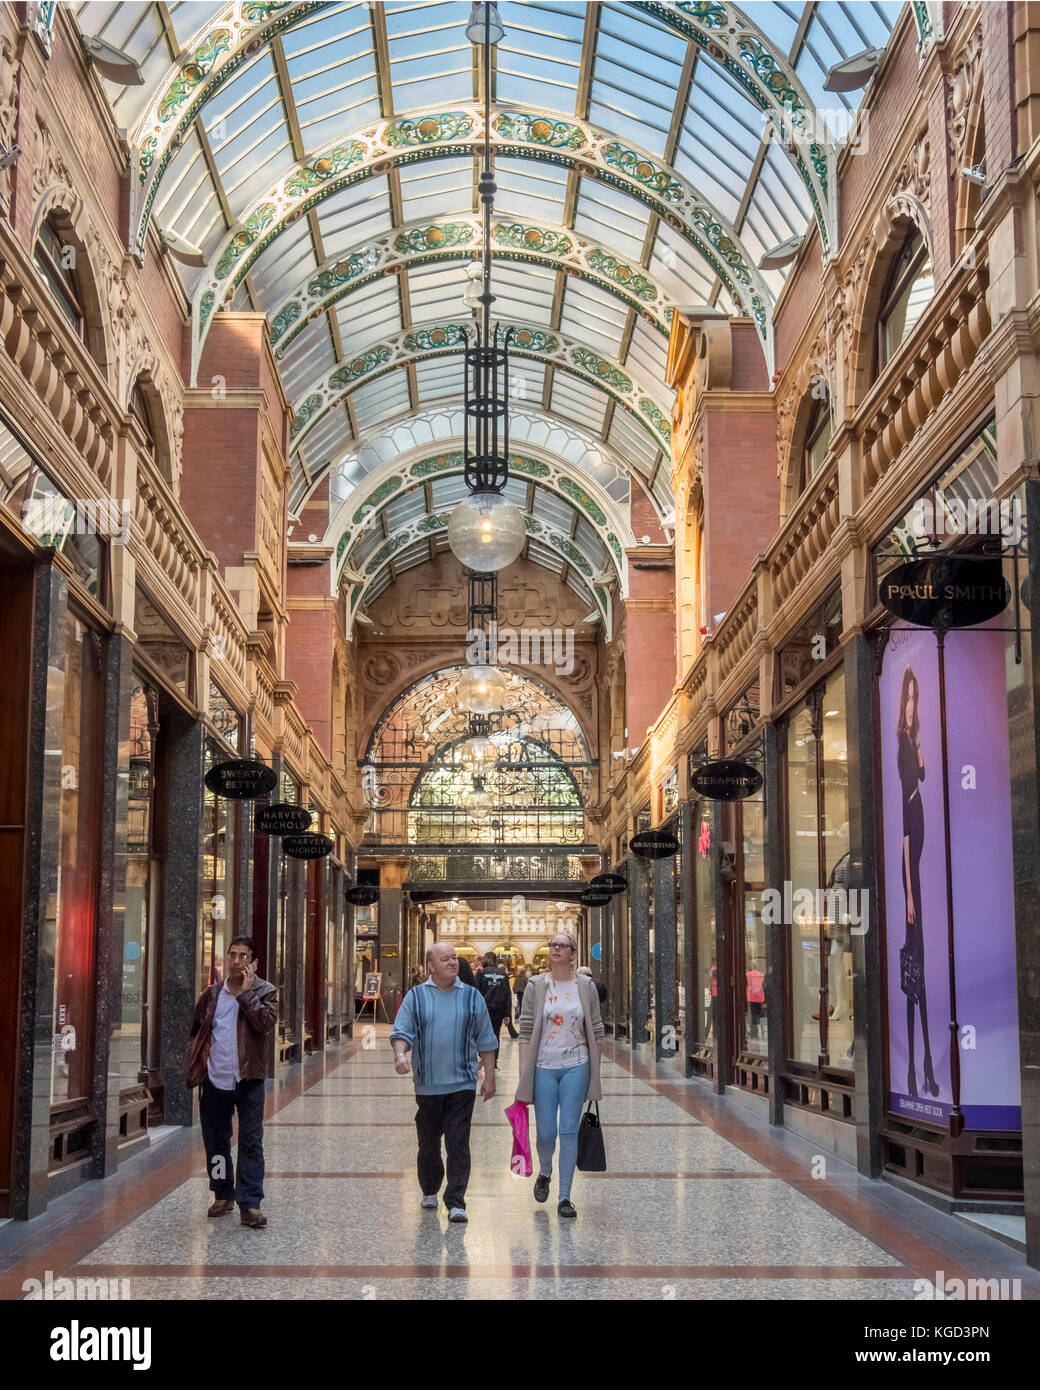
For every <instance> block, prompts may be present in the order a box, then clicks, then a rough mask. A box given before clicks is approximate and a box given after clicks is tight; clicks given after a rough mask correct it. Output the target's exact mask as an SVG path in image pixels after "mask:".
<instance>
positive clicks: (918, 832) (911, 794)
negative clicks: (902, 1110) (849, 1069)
mask: <svg viewBox="0 0 1040 1390" xmlns="http://www.w3.org/2000/svg"><path fill="white" fill-rule="evenodd" d="M920 699H921V689H920V685H919V684H918V680H917V676H916V674H915V672H914V668H913V667H912V666H907V667H906V668H905V669H904V671H903V681H902V686H901V687H900V691H899V721H898V724H897V728H896V733H897V736H898V739H899V751H898V754H897V759H898V766H899V785H900V789H901V791H902V800H903V854H902V860H903V894H904V897H905V899H906V939H905V941H904V943H903V946H902V949H901V950H900V952H899V985H900V988H901V989H902V991H903V993H904V994H905V995H906V1041H907V1051H908V1054H909V1058H910V1065H909V1069H908V1071H907V1078H906V1085H907V1094H908V1095H910V1096H913V1097H916V1096H917V1067H916V1063H915V1046H914V1010H915V1009H920V1011H921V1033H922V1036H923V1039H924V1088H925V1091H926V1093H927V1092H929V1091H930V1092H931V1093H932V1095H933V1096H937V1095H938V1094H939V1086H938V1083H937V1082H936V1080H935V1076H934V1074H933V1072H932V1044H931V1040H930V1038H929V1036H928V998H927V994H926V990H925V974H924V927H923V923H922V914H921V908H922V903H921V851H922V850H923V849H924V807H923V806H922V805H921V786H920V784H921V783H922V782H923V781H924V755H923V753H922V752H921V717H920V710H919V707H920Z"/></svg>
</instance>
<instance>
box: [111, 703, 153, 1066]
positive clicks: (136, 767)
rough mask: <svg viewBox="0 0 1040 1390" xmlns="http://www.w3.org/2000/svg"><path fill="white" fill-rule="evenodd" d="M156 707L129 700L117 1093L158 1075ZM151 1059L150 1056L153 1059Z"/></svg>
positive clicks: (114, 1040) (114, 1056)
mask: <svg viewBox="0 0 1040 1390" xmlns="http://www.w3.org/2000/svg"><path fill="white" fill-rule="evenodd" d="M157 735H158V704H157V700H156V697H155V695H154V693H153V692H152V691H150V690H148V689H147V688H146V687H145V686H144V685H138V686H135V687H134V691H133V693H132V695H131V697H130V787H129V796H128V800H127V858H126V890H125V899H124V901H125V908H124V915H123V981H122V983H123V988H122V1002H121V1006H120V1016H119V1027H118V1028H117V1029H116V1031H115V1033H114V1034H113V1037H112V1063H113V1065H114V1066H115V1067H117V1068H118V1072H119V1087H120V1090H126V1089H127V1088H129V1087H131V1086H134V1085H136V1084H138V1083H139V1082H140V1081H141V1080H143V1079H146V1077H147V1076H148V1074H149V1072H150V1071H153V1072H154V1071H156V1070H157V1069H158V1055H157V1049H158V1032H157V1026H158V1018H157V1015H156V1014H154V1013H153V1010H155V1009H156V1007H157V1004H158V998H159V991H158V987H157V985H158V978H159V969H158V967H159V961H158V955H159V952H158V950H157V943H156V941H155V940H154V939H153V932H152V927H153V924H156V923H157V922H158V920H159V902H158V892H159V881H160V874H159V865H158V864H157V863H156V862H155V861H154V850H153V842H154V837H155V834H156V828H157V827H156V816H155V806H154V797H155V780H156V771H155V759H156V741H157ZM152 1054H154V1055H152Z"/></svg>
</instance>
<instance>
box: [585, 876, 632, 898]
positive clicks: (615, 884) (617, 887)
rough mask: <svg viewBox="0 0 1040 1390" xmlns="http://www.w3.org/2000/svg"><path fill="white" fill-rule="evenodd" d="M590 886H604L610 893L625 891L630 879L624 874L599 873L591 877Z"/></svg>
mask: <svg viewBox="0 0 1040 1390" xmlns="http://www.w3.org/2000/svg"><path fill="white" fill-rule="evenodd" d="M589 887H590V888H602V889H603V890H604V891H605V892H607V893H610V894H614V893H623V892H624V891H625V889H626V888H627V887H628V879H627V878H626V877H625V875H624V874H597V875H596V877H595V878H590V879H589Z"/></svg>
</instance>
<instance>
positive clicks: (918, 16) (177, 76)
mask: <svg viewBox="0 0 1040 1390" xmlns="http://www.w3.org/2000/svg"><path fill="white" fill-rule="evenodd" d="M325 8H327V0H326V3H310V4H288V3H269V4H257V3H236V4H229V5H225V6H224V7H223V8H222V9H221V10H220V11H219V13H218V14H217V15H215V16H214V17H213V19H211V20H210V21H209V22H208V23H207V24H205V25H204V26H203V27H202V28H200V29H199V30H198V31H197V32H196V33H195V35H194V36H193V37H192V38H191V39H190V40H189V41H188V43H187V44H186V46H185V54H184V56H183V57H182V59H181V60H180V61H179V62H177V63H175V64H173V65H171V67H170V68H169V69H168V70H167V72H166V73H165V74H164V76H163V77H162V79H161V80H160V81H159V83H158V85H157V88H156V94H155V96H154V98H153V100H152V101H151V102H150V103H149V106H148V109H147V110H146V112H145V114H144V116H143V117H142V118H141V120H140V121H139V122H138V125H137V127H136V129H135V131H134V144H135V145H136V146H138V147H139V150H140V156H139V158H140V162H139V168H138V187H139V207H138V209H137V210H136V215H135V218H134V222H135V243H136V246H137V248H143V246H144V242H145V234H146V233H147V230H148V222H149V219H150V217H151V213H152V209H153V207H154V206H155V200H156V195H157V193H158V190H159V185H160V183H161V182H162V179H163V176H164V174H165V172H166V170H167V169H168V167H169V165H170V163H171V160H172V158H173V155H174V154H175V152H176V150H177V148H178V146H179V143H180V141H181V140H182V139H183V136H184V133H185V131H186V130H187V128H188V126H189V125H190V124H191V122H192V120H194V118H195V116H196V115H198V113H199V112H200V111H201V110H202V108H203V107H204V106H205V104H206V102H207V101H209V99H210V98H211V97H212V96H213V95H214V94H215V93H216V92H218V91H219V90H220V88H221V87H222V86H223V85H224V84H225V82H227V81H228V79H229V78H230V77H232V76H233V75H234V74H235V72H237V71H238V69H239V68H240V67H241V66H242V64H243V63H244V62H246V61H247V60H248V59H249V58H251V57H253V55H254V54H255V53H256V52H258V51H259V49H260V48H262V47H263V46H265V45H266V44H268V43H270V42H271V40H272V39H273V38H275V37H276V36H277V35H278V34H284V33H287V32H288V31H289V30H290V29H293V28H295V26H296V25H298V24H300V23H302V22H303V21H304V20H306V19H308V18H309V17H310V16H311V15H313V14H315V13H316V12H317V11H319V10H322V9H325ZM635 8H637V9H640V10H644V11H645V12H646V13H648V14H650V15H651V16H652V17H653V18H654V19H656V20H657V21H658V22H659V23H662V24H664V25H666V26H667V27H668V28H669V29H672V30H674V31H675V32H676V33H679V34H682V35H683V37H685V38H688V39H690V40H692V41H693V42H694V43H696V44H697V46H698V47H699V48H700V49H701V51H702V52H704V53H705V54H706V55H707V56H708V57H709V58H711V59H712V60H713V61H714V62H716V63H718V64H720V66H722V67H723V68H724V69H725V70H726V71H727V72H729V73H730V75H731V76H732V77H734V78H735V79H736V81H737V82H739V84H740V86H741V88H742V89H743V90H744V91H745V92H747V93H748V95H749V96H750V97H751V99H752V100H753V101H754V102H755V104H756V105H757V106H758V107H759V108H760V109H761V110H764V111H771V112H775V113H776V114H777V116H778V118H781V119H783V120H785V121H787V122H788V124H789V125H790V126H792V127H793V128H794V130H795V131H796V132H797V133H799V134H800V133H803V132H805V131H806V129H807V127H808V126H810V125H811V124H818V123H816V122H815V120H814V117H815V108H814V106H813V103H812V101H811V99H810V97H809V95H808V93H807V92H806V91H805V88H804V87H803V86H802V84H801V82H800V81H799V79H798V77H797V74H796V73H795V71H794V69H793V68H792V66H791V64H790V63H789V62H788V60H787V58H786V57H785V56H784V55H783V54H782V53H780V52H779V51H778V50H777V49H776V48H774V47H773V45H772V44H771V43H770V42H769V41H768V39H766V37H765V35H764V34H763V33H762V31H761V30H760V29H759V28H758V26H757V25H755V24H754V23H753V22H752V21H751V20H749V19H748V18H747V17H746V16H744V15H743V14H741V13H740V11H739V10H738V9H737V8H736V7H735V6H732V5H728V4H724V3H721V0H696V2H695V3H689V0H680V3H678V4H674V5H672V4H659V3H658V4H637V5H635ZM912 8H913V11H914V18H915V20H916V22H917V26H918V33H919V35H920V47H921V50H922V52H923V51H924V50H925V48H926V47H928V46H929V45H930V43H931V41H932V38H933V37H934V31H935V24H936V20H935V17H934V13H933V12H935V11H938V12H939V14H940V18H939V20H938V23H939V24H940V25H941V22H942V21H941V10H942V5H941V3H939V4H927V3H924V0H918V2H917V3H914V4H913V6H912ZM40 9H41V10H46V9H50V10H52V11H53V5H51V6H45V5H41V6H40ZM813 133H814V134H815V135H816V136H818V137H819V138H816V139H813V140H811V141H810V140H803V141H802V142H801V144H800V145H799V144H796V146H795V148H794V149H793V150H788V151H787V153H788V155H789V158H790V159H791V161H792V163H793V165H794V167H795V169H796V171H797V173H798V175H799V177H800V178H801V180H802V182H803V183H804V185H805V188H806V191H807V193H808V195H809V199H810V202H811V203H812V206H813V211H814V213H815V215H816V220H817V223H818V225H819V227H820V235H821V238H822V240H823V244H824V250H825V254H827V255H833V254H834V252H835V249H836V245H837V205H836V192H837V189H836V180H835V178H834V172H833V171H834V159H835V150H834V146H833V142H832V141H831V140H830V138H829V136H828V134H827V132H826V130H825V129H820V130H819V131H815V132H813ZM803 147H804V153H803ZM785 149H786V146H785Z"/></svg>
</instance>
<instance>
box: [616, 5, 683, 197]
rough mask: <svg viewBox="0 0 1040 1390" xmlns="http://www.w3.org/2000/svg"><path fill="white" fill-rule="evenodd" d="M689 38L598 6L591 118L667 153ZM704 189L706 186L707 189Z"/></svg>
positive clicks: (638, 143)
mask: <svg viewBox="0 0 1040 1390" xmlns="http://www.w3.org/2000/svg"><path fill="white" fill-rule="evenodd" d="M686 50H687V40H686V39H684V38H682V37H680V35H678V34H675V33H672V32H671V31H670V30H668V29H666V28H664V27H663V26H659V25H657V24H653V23H651V22H648V20H647V19H646V18H637V17H636V16H635V15H634V14H630V13H629V12H627V11H625V10H622V9H620V8H609V7H604V8H603V9H602V10H601V11H600V18H599V33H598V35H597V39H596V57H595V60H594V62H593V66H592V86H591V89H590V106H589V120H591V121H593V122H594V123H595V124H597V125H602V126H604V127H606V129H607V130H616V131H618V132H624V134H625V135H626V136H627V137H628V139H630V140H632V141H633V142H634V143H635V144H637V145H643V146H645V147H646V148H647V149H648V150H649V151H650V152H651V153H652V154H656V155H661V156H663V155H664V154H665V150H666V148H667V145H668V132H669V128H670V126H671V123H672V114H673V111H674V108H675V101H676V94H677V92H678V89H679V84H680V80H681V78H682V70H683V63H684V62H685V60H686ZM705 191H706V190H705Z"/></svg>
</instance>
